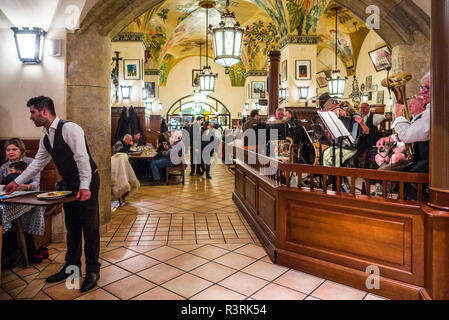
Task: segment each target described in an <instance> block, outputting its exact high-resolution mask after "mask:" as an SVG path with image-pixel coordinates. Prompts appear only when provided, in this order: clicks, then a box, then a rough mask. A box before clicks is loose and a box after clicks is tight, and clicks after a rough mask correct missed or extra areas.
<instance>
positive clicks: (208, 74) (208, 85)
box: [199, 1, 218, 96]
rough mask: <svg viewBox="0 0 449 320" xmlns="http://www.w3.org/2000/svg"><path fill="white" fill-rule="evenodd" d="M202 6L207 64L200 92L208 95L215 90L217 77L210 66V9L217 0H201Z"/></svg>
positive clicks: (202, 72)
mask: <svg viewBox="0 0 449 320" xmlns="http://www.w3.org/2000/svg"><path fill="white" fill-rule="evenodd" d="M199 5H200V7H201V8H204V9H206V66H205V67H204V68H203V70H202V71H201V73H200V92H202V93H203V94H205V95H206V96H208V95H210V94H211V93H213V92H214V91H215V79H216V78H217V76H218V75H217V74H213V73H212V69H211V68H210V67H209V32H208V25H209V9H210V8H214V7H215V5H216V3H215V1H201V2H200V3H199Z"/></svg>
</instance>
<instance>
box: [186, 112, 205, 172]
mask: <svg viewBox="0 0 449 320" xmlns="http://www.w3.org/2000/svg"><path fill="white" fill-rule="evenodd" d="M203 122H204V118H203V117H201V116H198V117H197V118H196V122H195V123H194V124H192V125H191V126H190V128H189V135H190V146H189V148H190V175H191V176H193V175H194V174H195V169H196V174H198V175H199V174H200V173H201V136H202V134H203V129H202V124H203Z"/></svg>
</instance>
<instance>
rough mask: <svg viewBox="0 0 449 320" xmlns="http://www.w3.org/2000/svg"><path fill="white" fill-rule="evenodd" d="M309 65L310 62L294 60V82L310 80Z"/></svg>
mask: <svg viewBox="0 0 449 320" xmlns="http://www.w3.org/2000/svg"><path fill="white" fill-rule="evenodd" d="M311 64H312V62H311V61H310V60H296V61H295V70H296V80H310V79H312V77H311V75H310V73H311Z"/></svg>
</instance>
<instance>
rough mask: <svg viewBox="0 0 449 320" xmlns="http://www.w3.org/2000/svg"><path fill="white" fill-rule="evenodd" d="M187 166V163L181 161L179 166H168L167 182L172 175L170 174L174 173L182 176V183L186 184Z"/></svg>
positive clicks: (176, 175)
mask: <svg viewBox="0 0 449 320" xmlns="http://www.w3.org/2000/svg"><path fill="white" fill-rule="evenodd" d="M186 167H187V165H186V164H185V163H181V164H179V165H177V166H174V167H168V168H166V171H165V172H166V173H165V180H166V181H167V184H169V180H168V178H169V177H170V175H172V176H175V177H181V181H180V182H181V183H182V185H184V180H185V171H186ZM178 183H179V182H178Z"/></svg>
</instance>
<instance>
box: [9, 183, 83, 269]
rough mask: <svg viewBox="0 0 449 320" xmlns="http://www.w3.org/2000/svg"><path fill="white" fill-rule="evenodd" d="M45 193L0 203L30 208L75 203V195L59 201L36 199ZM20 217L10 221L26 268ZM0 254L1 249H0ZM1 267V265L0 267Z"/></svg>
mask: <svg viewBox="0 0 449 320" xmlns="http://www.w3.org/2000/svg"><path fill="white" fill-rule="evenodd" d="M42 193H45V192H37V193H31V194H25V195H22V196H17V197H13V198H8V199H2V200H0V203H7V204H22V205H32V206H45V207H47V206H53V205H58V204H63V203H68V202H73V201H76V200H77V198H76V195H71V196H67V197H64V198H61V199H55V200H41V199H38V198H37V195H38V194H42ZM21 217H22V216H20V217H18V218H17V219H14V220H13V221H11V223H12V224H13V226H14V228H15V229H16V237H17V243H18V245H19V249H20V251H21V252H22V254H23V267H26V266H28V251H27V247H26V242H25V235H24V233H23V226H22V220H21V219H20V218H21ZM2 238H3V234H2V229H1V226H0V245H1V243H2ZM0 254H1V247H0ZM0 266H1V265H0Z"/></svg>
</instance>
